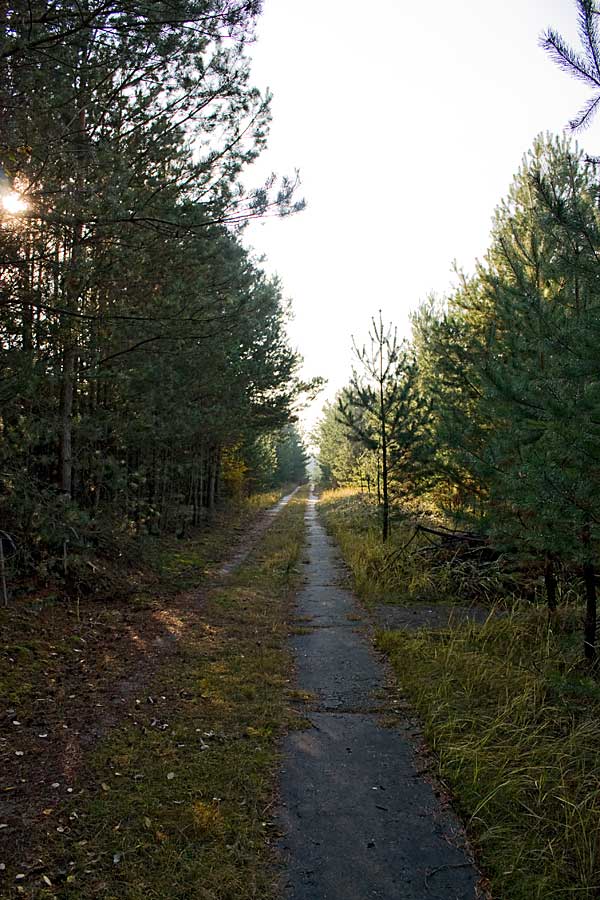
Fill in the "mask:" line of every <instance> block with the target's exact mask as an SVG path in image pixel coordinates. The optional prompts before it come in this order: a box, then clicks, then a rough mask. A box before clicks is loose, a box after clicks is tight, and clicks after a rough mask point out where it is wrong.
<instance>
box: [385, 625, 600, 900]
mask: <svg viewBox="0 0 600 900" xmlns="http://www.w3.org/2000/svg"><path fill="white" fill-rule="evenodd" d="M578 618H579V617H578V615H577V614H576V613H575V612H574V611H571V612H569V613H566V614H564V615H563V616H562V617H561V619H559V620H557V622H556V623H555V625H554V630H552V629H549V628H548V624H547V618H546V615H545V614H544V613H543V612H542V611H541V610H537V611H536V610H532V611H530V612H529V613H527V614H521V615H519V616H518V617H517V616H516V614H513V615H512V616H509V617H506V618H503V619H496V620H493V619H490V620H489V621H488V622H487V624H485V625H484V626H481V627H477V626H463V627H462V628H457V629H453V630H451V631H447V632H444V633H442V634H440V633H437V634H436V633H427V632H418V633H416V634H415V633H412V634H409V633H407V632H398V631H396V632H384V633H382V634H381V635H380V636H379V639H378V644H379V647H380V648H381V649H382V650H384V651H385V652H386V653H388V654H389V655H390V658H391V661H392V664H393V667H394V669H395V671H396V673H397V675H398V678H399V681H400V684H401V686H402V688H403V689H404V690H405V691H406V693H407V695H408V697H409V698H410V699H411V701H412V703H413V704H414V705H415V707H416V709H417V710H418V711H419V713H420V714H421V717H422V719H423V722H424V724H425V734H426V737H427V738H428V740H429V742H430V745H431V746H432V748H433V749H434V750H435V752H436V755H437V758H438V760H439V773H440V775H441V777H442V778H443V779H444V780H445V781H446V783H447V784H448V785H449V787H450V789H451V791H452V793H453V794H454V796H455V798H456V803H457V806H458V808H459V811H460V812H462V814H463V817H464V819H465V820H466V822H467V826H468V831H469V834H470V836H471V837H472V839H473V840H474V842H475V844H476V846H477V847H478V850H479V857H480V860H481V862H482V864H483V866H484V869H485V870H486V872H487V873H488V875H489V876H490V878H491V884H492V893H493V896H494V897H495V898H498V900H500V898H504V900H538V898H539V900H542V898H549V897H556V898H567V897H585V898H592V897H597V896H598V895H599V892H600V792H599V787H600V686H599V685H598V683H597V682H596V681H594V680H593V679H591V678H590V677H589V675H587V673H586V672H585V671H584V670H582V669H581V668H580V667H579V658H578V644H579V641H578V640H577V639H576V635H575V634H574V633H575V632H577V631H578V630H579V621H578Z"/></svg>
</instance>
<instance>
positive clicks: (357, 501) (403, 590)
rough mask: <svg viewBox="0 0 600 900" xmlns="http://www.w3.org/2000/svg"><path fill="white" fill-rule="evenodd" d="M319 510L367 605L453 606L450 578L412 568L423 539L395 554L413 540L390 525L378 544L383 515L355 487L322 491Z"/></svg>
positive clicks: (402, 527)
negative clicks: (388, 533)
mask: <svg viewBox="0 0 600 900" xmlns="http://www.w3.org/2000/svg"><path fill="white" fill-rule="evenodd" d="M319 511H320V512H321V514H322V516H323V520H324V522H325V525H326V527H327V530H328V531H329V533H330V534H331V535H332V536H333V537H334V538H335V540H336V541H337V543H338V544H339V546H340V549H341V551H342V554H343V556H344V559H345V560H346V562H347V564H348V567H349V568H350V572H351V574H352V581H353V586H354V589H355V591H356V593H357V594H358V595H359V597H360V598H361V599H362V600H364V601H365V602H366V603H397V604H407V603H413V602H415V601H426V602H428V603H435V602H439V601H443V602H445V603H452V602H457V597H456V592H455V590H454V584H453V580H452V579H451V578H450V577H449V573H445V574H444V576H443V577H442V574H441V573H440V572H437V573H436V576H435V577H433V576H432V575H431V574H430V573H429V572H428V570H427V568H426V567H424V566H423V565H422V564H421V563H418V564H415V558H414V556H413V554H414V551H415V550H417V549H418V548H419V547H422V546H423V544H424V543H425V542H424V540H423V539H421V538H417V539H416V540H412V541H411V543H410V547H409V548H407V552H405V553H404V552H399V551H400V550H401V548H402V547H404V546H405V545H406V544H407V543H408V541H409V540H411V538H412V535H413V529H412V528H411V527H410V526H409V525H407V524H401V523H393V524H392V529H391V534H390V537H389V539H388V541H387V542H386V543H385V544H383V543H382V540H381V513H380V511H379V510H378V508H377V504H376V502H375V498H374V497H373V496H372V495H369V494H362V493H358V491H357V490H356V488H344V489H340V490H335V491H324V492H323V493H322V495H321V499H320V503H319Z"/></svg>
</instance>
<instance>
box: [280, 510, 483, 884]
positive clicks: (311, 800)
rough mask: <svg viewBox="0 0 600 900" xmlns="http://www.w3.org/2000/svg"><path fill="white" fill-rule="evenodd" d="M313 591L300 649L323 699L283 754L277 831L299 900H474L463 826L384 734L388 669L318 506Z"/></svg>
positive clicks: (394, 734) (302, 680) (305, 599)
mask: <svg viewBox="0 0 600 900" xmlns="http://www.w3.org/2000/svg"><path fill="white" fill-rule="evenodd" d="M306 518H307V524H308V532H309V536H308V545H307V554H308V561H307V562H308V564H307V565H306V570H307V571H306V575H307V581H306V585H305V587H304V588H303V590H302V591H301V592H300V594H299V596H298V598H297V617H298V620H299V624H301V625H302V628H301V629H298V630H299V632H300V633H298V634H296V635H295V636H294V637H293V638H292V646H293V650H294V654H295V660H296V666H297V682H298V683H297V687H298V688H299V689H300V690H301V691H307V692H311V693H312V694H313V695H314V697H315V702H314V706H313V707H312V711H310V712H308V713H305V715H306V718H308V720H309V721H310V724H311V726H312V727H310V728H308V729H306V730H303V731H295V732H292V733H290V734H289V735H288V736H287V737H286V739H285V744H284V765H283V771H282V777H281V803H280V807H279V810H278V814H277V822H278V825H279V827H280V828H281V830H282V832H283V833H284V834H285V837H284V838H283V839H282V841H281V843H280V846H281V849H282V850H283V853H284V855H285V857H286V860H287V871H286V878H285V881H286V887H285V895H286V898H289V900H370V898H378V900H424V898H427V900H472V898H475V897H476V896H477V893H476V892H477V887H476V886H477V882H478V880H479V873H478V872H477V870H476V869H475V867H474V866H473V864H472V861H471V859H470V857H469V855H468V853H467V852H466V850H465V846H464V845H465V840H464V835H463V832H462V829H461V826H460V823H459V822H458V820H457V819H456V818H455V817H454V816H453V815H452V814H451V813H450V812H449V811H448V810H447V809H443V808H442V806H441V804H440V802H439V800H438V799H437V797H436V794H435V792H434V789H433V787H432V786H431V784H429V782H427V781H426V780H425V779H424V778H422V777H421V776H420V775H419V773H418V770H417V765H416V760H415V755H414V749H413V746H412V744H411V742H410V740H409V739H408V737H407V736H406V735H403V734H402V733H401V731H400V730H397V729H395V728H390V727H384V726H383V725H382V722H381V714H382V713H385V712H389V711H390V710H394V711H397V706H394V705H393V702H392V701H391V700H390V699H389V698H390V692H389V690H387V689H386V683H385V671H384V667H383V663H382V662H381V660H380V659H379V658H378V657H377V656H376V654H375V653H374V651H373V650H372V648H371V643H370V640H369V637H368V634H367V633H366V632H365V630H364V629H363V628H362V627H360V625H359V622H358V621H357V620H358V619H360V618H361V612H362V611H361V608H360V606H359V605H358V603H357V601H356V600H355V598H354V597H353V596H352V594H351V593H350V592H349V591H347V590H345V589H343V588H342V587H340V586H339V583H340V579H341V578H342V577H343V575H344V568H343V566H342V564H341V563H340V561H339V558H337V555H336V553H335V551H334V549H333V545H332V542H331V541H330V539H329V537H328V536H327V534H326V532H325V530H324V528H323V527H322V525H321V524H320V523H319V521H318V517H317V511H316V499H315V497H314V495H312V494H311V496H310V498H309V500H308V503H307V511H306Z"/></svg>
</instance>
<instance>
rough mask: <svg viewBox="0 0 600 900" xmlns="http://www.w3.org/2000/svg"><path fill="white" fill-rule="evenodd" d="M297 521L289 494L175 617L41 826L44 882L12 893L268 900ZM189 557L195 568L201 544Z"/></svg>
mask: <svg viewBox="0 0 600 900" xmlns="http://www.w3.org/2000/svg"><path fill="white" fill-rule="evenodd" d="M303 517H304V503H303V501H302V498H294V500H292V501H290V503H289V505H288V506H287V507H286V508H285V509H284V510H283V511H282V512H281V513H280V515H279V517H278V519H277V524H276V526H275V527H273V528H271V529H270V530H269V531H268V532H267V533H266V535H265V536H264V537H263V538H262V539H261V543H260V547H259V549H258V550H257V551H256V552H255V554H254V555H253V556H252V557H250V558H249V560H248V561H247V562H246V563H245V564H244V565H243V566H242V567H241V568H240V570H238V571H237V572H236V573H234V574H233V575H231V576H229V577H228V578H227V579H223V580H220V581H219V580H216V581H214V582H213V584H212V586H209V587H208V589H207V590H206V591H205V592H204V595H203V596H202V598H201V599H200V600H199V601H197V606H194V605H193V603H192V606H191V607H190V609H189V610H188V611H187V613H186V611H185V610H184V611H183V613H182V612H181V610H179V611H175V612H173V611H172V614H173V616H174V617H175V618H177V620H178V622H179V624H180V625H181V628H180V639H179V642H178V645H177V649H176V651H175V653H174V654H173V655H172V658H171V659H170V661H169V662H168V663H167V664H166V665H164V666H163V668H162V669H161V670H160V671H159V672H158V674H157V676H156V678H155V680H154V681H153V683H152V684H151V685H144V686H141V687H140V689H139V697H138V700H136V701H135V703H136V705H135V707H134V709H133V712H132V715H131V717H130V718H129V719H125V720H124V721H123V720H122V721H121V724H119V725H118V726H117V727H114V728H112V729H111V730H109V731H108V733H107V734H106V736H105V737H104V738H103V739H102V740H101V741H100V742H99V744H98V746H97V747H96V748H95V749H94V751H93V752H92V754H91V755H90V756H88V757H87V758H86V760H85V763H84V765H85V769H84V771H83V773H82V774H81V777H80V778H79V780H78V781H79V783H76V784H75V789H74V793H73V797H72V800H71V801H70V802H69V803H68V805H66V806H64V807H63V808H61V809H60V810H59V811H58V812H57V813H56V814H53V815H52V818H51V819H48V824H49V827H48V830H47V834H46V839H45V841H44V843H43V844H42V846H41V848H40V856H43V861H44V864H43V868H41V869H40V874H39V876H37V877H36V876H32V877H29V878H28V879H27V882H22V884H24V885H25V887H20V890H19V886H15V887H14V888H13V889H12V890H13V891H15V892H19V893H21V894H23V892H24V891H27V893H26V896H27V897H31V898H33V897H35V898H50V897H53V898H56V897H59V898H61V900H76V898H77V900H81V898H84V897H97V898H99V900H166V898H169V900H250V898H256V900H258V898H260V900H269V898H274V897H275V896H277V877H276V869H275V867H274V866H273V857H272V849H271V840H272V836H273V824H272V821H271V813H272V809H273V804H274V773H275V771H276V767H277V764H278V755H277V754H278V750H277V744H278V739H279V737H280V735H281V733H282V731H283V730H284V729H285V728H286V727H288V726H292V727H293V726H294V725H295V724H296V723H295V718H294V717H295V713H293V712H291V711H290V708H289V703H288V699H289V698H288V680H289V673H290V665H291V664H290V658H289V655H288V651H287V649H286V635H287V628H286V613H287V602H288V598H289V597H290V595H291V592H292V591H293V589H294V586H295V585H296V583H297V580H298V579H299V577H300V575H299V571H298V568H297V561H298V557H299V553H300V550H301V546H302V543H303V538H304V518H303ZM190 553H191V556H189V554H190ZM198 553H199V556H202V558H203V559H204V557H205V555H206V553H205V548H203V549H202V551H200V550H199V551H198ZM178 554H179V551H178ZM208 555H209V556H210V553H209V554H208ZM166 562H167V564H168V563H169V560H168V559H167V560H166ZM171 564H172V566H173V571H174V572H175V573H176V572H178V571H181V569H183V571H184V573H185V572H188V571H189V567H190V566H192V567H194V566H195V565H197V564H199V563H197V562H196V559H195V558H193V552H192V550H191V549H190V548H189V547H188V548H186V549H185V559H182V558H181V556H180V555H178V556H175V557H173V559H172V561H171ZM184 580H185V581H187V575H186V576H185V579H184ZM149 694H151V695H152V701H153V702H152V703H150V702H149V700H148V695H149ZM136 696H137V695H136ZM49 812H50V811H49ZM57 826H58V827H57ZM15 862H17V861H15ZM12 868H13V867H12V866H11V869H12ZM42 873H43V876H42ZM12 877H13V878H14V877H15V876H14V873H12ZM13 883H14V882H13ZM19 893H14V894H13V893H10V894H2V896H7V897H8V896H11V897H12V896H18V895H19Z"/></svg>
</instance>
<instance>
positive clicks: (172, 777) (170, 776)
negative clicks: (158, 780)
mask: <svg viewBox="0 0 600 900" xmlns="http://www.w3.org/2000/svg"><path fill="white" fill-rule="evenodd" d="M174 778H175V772H169V773H168V775H167V779H168V780H169V781H173V779H174Z"/></svg>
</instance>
